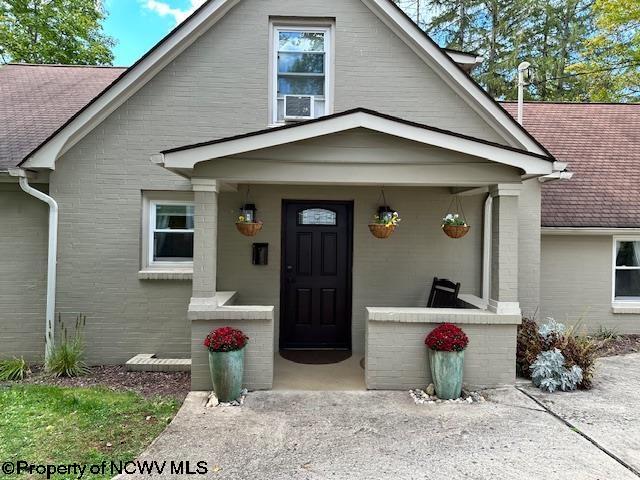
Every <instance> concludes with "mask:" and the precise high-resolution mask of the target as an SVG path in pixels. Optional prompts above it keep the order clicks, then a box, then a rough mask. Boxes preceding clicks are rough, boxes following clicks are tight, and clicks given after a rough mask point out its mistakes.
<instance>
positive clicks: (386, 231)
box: [369, 223, 396, 238]
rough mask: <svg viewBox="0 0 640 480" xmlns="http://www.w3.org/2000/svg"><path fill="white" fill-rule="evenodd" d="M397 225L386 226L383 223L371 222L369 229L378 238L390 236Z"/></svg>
mask: <svg viewBox="0 0 640 480" xmlns="http://www.w3.org/2000/svg"><path fill="white" fill-rule="evenodd" d="M395 229H396V226H395V225H389V226H386V225H384V224H382V223H370V224H369V230H370V231H371V233H372V234H373V236H374V237H376V238H389V237H390V236H391V234H392V233H393V232H394V231H395Z"/></svg>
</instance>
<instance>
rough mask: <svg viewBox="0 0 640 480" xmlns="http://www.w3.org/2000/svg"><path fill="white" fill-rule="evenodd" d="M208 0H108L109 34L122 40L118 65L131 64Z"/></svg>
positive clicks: (118, 53)
mask: <svg viewBox="0 0 640 480" xmlns="http://www.w3.org/2000/svg"><path fill="white" fill-rule="evenodd" d="M203 3H204V0H105V2H104V5H105V9H106V11H107V18H106V19H105V21H104V30H105V33H106V34H107V35H109V36H111V37H113V38H114V39H116V41H117V42H118V43H117V45H116V46H115V47H114V49H113V52H114V54H115V60H114V62H113V64H114V65H117V66H123V67H128V66H129V65H131V64H132V63H134V62H135V61H136V60H138V59H139V58H140V57H141V56H142V55H144V54H145V53H146V52H147V50H149V49H150V48H151V47H153V46H154V45H155V44H156V43H158V41H160V40H161V39H162V37H164V36H165V35H166V34H167V33H169V32H170V31H171V30H172V29H173V28H174V27H175V26H176V25H177V24H178V23H180V22H181V21H182V20H184V19H185V18H187V17H188V16H189V15H190V14H191V13H192V12H193V11H194V10H195V9H196V8H198V7H199V6H200V5H202V4H203Z"/></svg>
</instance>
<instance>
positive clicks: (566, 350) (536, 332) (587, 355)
mask: <svg viewBox="0 0 640 480" xmlns="http://www.w3.org/2000/svg"><path fill="white" fill-rule="evenodd" d="M579 324H580V322H578V323H577V324H576V325H573V326H571V327H569V328H566V327H565V326H564V325H563V324H562V323H558V322H556V321H555V320H554V319H552V318H549V319H548V320H547V323H545V324H542V325H539V326H538V324H537V323H536V322H535V321H533V320H528V319H524V320H523V321H522V325H521V326H520V327H519V328H518V345H517V356H516V362H517V368H518V370H519V373H520V374H521V375H523V376H525V377H528V378H533V377H532V375H533V370H532V368H533V364H535V363H536V362H537V361H538V359H539V358H540V354H541V353H544V352H549V351H551V352H553V351H555V350H558V351H559V352H560V353H561V354H562V357H563V364H562V365H563V367H565V368H566V369H568V370H573V367H574V366H576V367H578V368H579V369H580V371H581V378H580V380H579V382H578V384H577V387H578V388H580V389H583V390H588V389H590V388H591V386H592V380H593V375H594V373H595V361H596V353H597V350H598V342H596V341H594V340H593V339H592V338H590V337H587V336H586V335H579V334H577V333H576V332H577V330H578V326H579ZM534 383H535V382H534ZM556 389H557V388H556ZM560 389H561V390H562V388H560Z"/></svg>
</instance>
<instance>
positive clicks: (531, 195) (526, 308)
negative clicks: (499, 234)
mask: <svg viewBox="0 0 640 480" xmlns="http://www.w3.org/2000/svg"><path fill="white" fill-rule="evenodd" d="M518 212H519V214H518V215H519V218H518V222H519V224H518V228H519V231H518V298H519V300H520V309H521V310H522V314H523V315H524V316H525V317H529V318H531V317H533V316H534V314H538V315H539V313H540V249H541V244H540V182H539V181H538V179H536V178H534V179H532V180H528V181H526V182H524V183H523V185H522V191H521V192H520V198H519V199H518Z"/></svg>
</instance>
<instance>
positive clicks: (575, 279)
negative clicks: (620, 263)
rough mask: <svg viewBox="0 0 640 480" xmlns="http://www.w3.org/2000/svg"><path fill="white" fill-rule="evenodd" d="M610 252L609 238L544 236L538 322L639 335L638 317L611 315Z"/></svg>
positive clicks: (610, 237) (606, 236)
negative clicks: (549, 321) (546, 320)
mask: <svg viewBox="0 0 640 480" xmlns="http://www.w3.org/2000/svg"><path fill="white" fill-rule="evenodd" d="M612 252H613V237H612V236H610V235H591V236H589V235H566V236H565V235H543V236H542V281H541V298H542V300H541V303H542V311H541V315H539V318H541V319H544V318H545V317H554V318H555V319H556V320H558V321H559V322H566V323H569V324H574V323H577V322H580V324H581V325H582V326H583V328H584V329H586V330H587V331H590V332H594V331H596V330H597V329H598V328H599V327H600V326H603V327H607V328H613V329H615V330H616V331H617V332H618V333H640V314H627V313H625V314H622V313H613V312H612V309H611V291H612V290H611V281H612V268H613V267H612V264H613V258H612V255H613V254H612Z"/></svg>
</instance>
